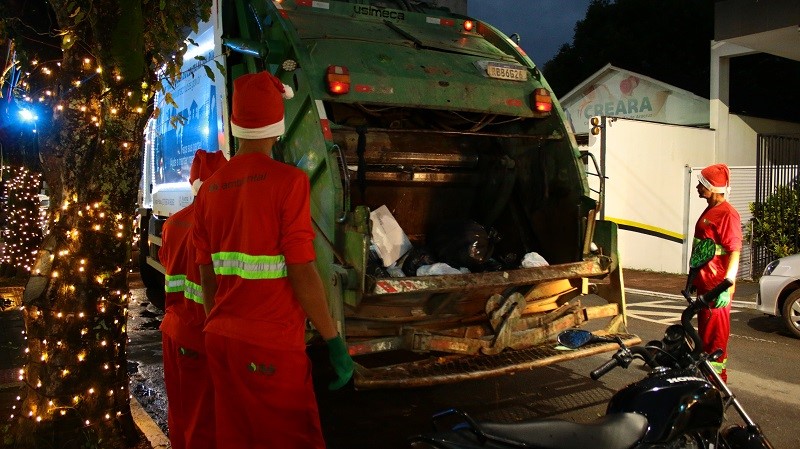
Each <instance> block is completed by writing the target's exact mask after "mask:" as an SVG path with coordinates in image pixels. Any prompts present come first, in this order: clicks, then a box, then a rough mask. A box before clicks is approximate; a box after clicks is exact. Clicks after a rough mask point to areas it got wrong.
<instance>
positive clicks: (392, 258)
mask: <svg viewBox="0 0 800 449" xmlns="http://www.w3.org/2000/svg"><path fill="white" fill-rule="evenodd" d="M369 219H370V221H372V244H373V245H375V249H376V250H377V252H378V255H379V256H380V257H381V260H382V261H383V266H384V267H388V266H390V265H392V264H393V263H395V262H397V260H398V259H400V257H402V256H403V254H405V253H406V252H408V250H410V249H411V241H410V240H408V236H407V235H406V234H405V232H403V229H402V228H401V227H400V225H399V224H398V223H397V220H395V219H394V216H392V213H391V212H389V208H388V207H386V206H381V207H379V208H377V209H375V210H374V211H372V212H370V214H369Z"/></svg>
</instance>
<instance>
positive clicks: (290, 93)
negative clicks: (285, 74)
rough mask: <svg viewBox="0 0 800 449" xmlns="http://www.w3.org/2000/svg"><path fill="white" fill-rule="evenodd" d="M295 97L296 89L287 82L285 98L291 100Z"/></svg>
mask: <svg viewBox="0 0 800 449" xmlns="http://www.w3.org/2000/svg"><path fill="white" fill-rule="evenodd" d="M292 97H294V90H292V88H291V87H289V86H287V85H286V84H284V85H283V98H285V99H287V100H290V99H291V98H292Z"/></svg>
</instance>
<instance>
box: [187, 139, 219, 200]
mask: <svg viewBox="0 0 800 449" xmlns="http://www.w3.org/2000/svg"><path fill="white" fill-rule="evenodd" d="M225 162H228V160H227V159H225V155H224V154H222V151H215V152H213V153H209V152H206V151H205V150H197V152H196V153H194V160H192V168H191V169H190V170H189V184H191V185H192V193H194V194H195V195H197V192H199V191H200V186H201V185H202V184H203V181H205V180H206V179H208V178H209V177H210V176H211V175H213V174H214V172H215V171H217V170H218V169H219V168H220V167H222V166H223V165H225Z"/></svg>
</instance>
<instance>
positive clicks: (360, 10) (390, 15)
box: [353, 5, 406, 20]
mask: <svg viewBox="0 0 800 449" xmlns="http://www.w3.org/2000/svg"><path fill="white" fill-rule="evenodd" d="M353 12H354V13H356V14H361V15H364V16H372V17H380V18H382V19H395V20H405V19H406V15H405V14H404V13H403V12H402V11H392V10H387V9H380V8H376V7H374V6H358V5H356V6H353Z"/></svg>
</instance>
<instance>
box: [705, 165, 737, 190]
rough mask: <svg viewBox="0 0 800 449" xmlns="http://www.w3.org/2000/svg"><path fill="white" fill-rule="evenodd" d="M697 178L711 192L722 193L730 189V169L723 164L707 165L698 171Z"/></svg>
mask: <svg viewBox="0 0 800 449" xmlns="http://www.w3.org/2000/svg"><path fill="white" fill-rule="evenodd" d="M697 180H698V181H700V184H703V186H704V187H705V188H707V189H708V190H710V191H711V192H713V193H721V194H723V195H724V194H727V193H730V191H731V188H730V185H731V171H730V170H729V169H728V166H727V165H725V164H714V165H709V166H708V167H706V168H704V169H703V170H702V171H700V174H699V175H697Z"/></svg>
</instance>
